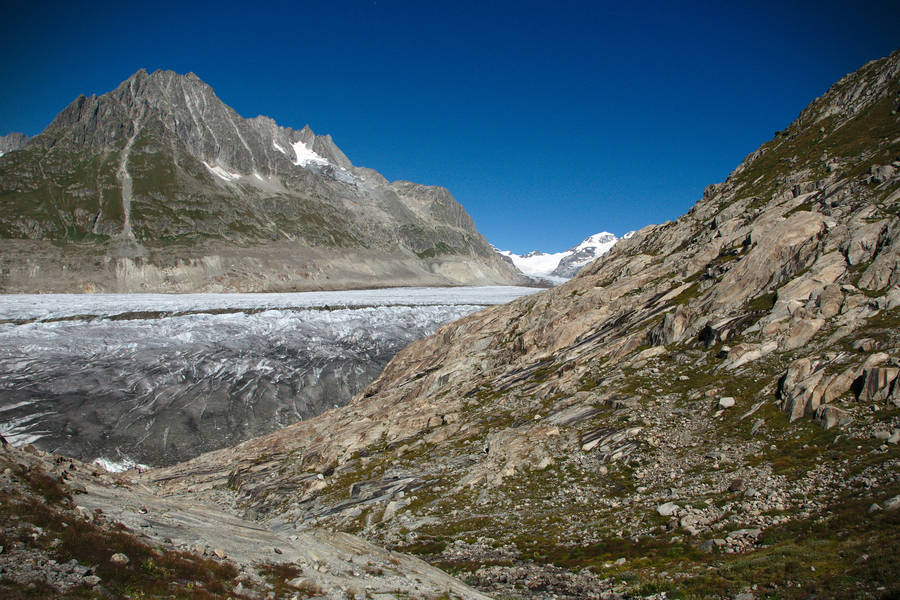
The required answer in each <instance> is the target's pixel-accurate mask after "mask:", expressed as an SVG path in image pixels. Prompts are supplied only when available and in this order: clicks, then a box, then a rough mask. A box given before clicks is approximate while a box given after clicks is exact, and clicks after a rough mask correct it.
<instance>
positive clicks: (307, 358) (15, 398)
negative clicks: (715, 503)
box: [0, 288, 533, 467]
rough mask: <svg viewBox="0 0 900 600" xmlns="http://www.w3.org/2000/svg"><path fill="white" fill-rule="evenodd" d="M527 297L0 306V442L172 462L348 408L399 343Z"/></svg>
mask: <svg viewBox="0 0 900 600" xmlns="http://www.w3.org/2000/svg"><path fill="white" fill-rule="evenodd" d="M532 291H533V290H530V289H526V288H501V289H500V290H496V289H492V288H483V289H482V293H481V294H480V297H479V294H477V293H475V292H472V291H463V290H457V289H453V288H450V289H446V290H428V289H419V290H407V291H406V293H405V294H404V293H403V292H401V291H393V290H384V291H381V290H376V291H369V292H368V293H364V292H356V293H346V292H342V293H319V294H310V295H305V294H268V295H251V294H247V295H243V296H246V297H244V298H241V297H231V296H228V295H223V296H221V297H216V296H213V295H209V296H207V295H202V294H196V295H190V296H183V297H180V296H166V295H154V296H138V297H129V296H90V295H79V296H49V297H47V298H39V297H36V296H32V297H28V296H0V320H2V321H5V322H2V323H0V433H2V434H3V435H4V437H7V438H8V439H10V441H13V443H34V444H35V445H37V446H38V447H40V448H42V449H46V450H53V451H56V452H60V453H62V454H67V455H70V456H75V457H78V458H81V459H83V460H87V461H90V460H94V459H102V460H101V461H100V463H99V464H104V465H109V466H111V467H116V466H117V465H119V464H125V465H129V464H142V463H145V464H150V465H154V466H155V465H165V464H172V463H174V462H178V461H182V460H185V459H188V458H191V457H193V456H196V455H197V454H199V453H201V452H205V451H209V450H213V449H217V448H221V447H224V446H227V445H234V444H236V443H239V442H240V441H243V440H245V439H248V438H250V437H254V436H257V435H262V434H264V433H268V432H271V431H273V430H275V429H277V428H280V427H283V426H285V425H288V424H290V423H293V422H296V421H297V420H300V419H304V418H309V417H311V416H314V415H316V414H318V413H320V412H322V411H324V410H327V409H329V408H332V407H334V406H337V405H342V404H346V403H347V402H348V401H349V400H350V399H351V398H352V397H353V396H354V395H355V394H356V393H358V392H359V391H361V390H362V388H363V387H365V386H366V385H367V384H368V383H369V382H371V381H372V380H373V379H374V378H375V377H376V376H377V375H378V374H379V373H380V371H381V369H382V368H383V367H384V365H385V364H387V362H388V361H389V360H390V358H392V357H393V355H394V354H395V353H396V352H398V351H399V350H400V349H401V348H403V347H404V346H405V345H407V344H408V343H410V342H412V341H414V340H416V339H419V338H421V337H424V336H425V335H428V334H430V333H432V332H433V331H435V330H436V329H437V328H438V327H440V326H441V325H443V324H445V323H447V322H449V321H451V320H454V319H457V318H460V317H462V316H465V315H467V314H469V313H471V312H473V311H475V310H478V309H479V308H481V307H483V306H485V305H487V304H495V303H499V302H502V301H505V300H511V299H513V298H514V297H517V296H521V295H523V294H526V293H530V292H532ZM441 297H443V298H444V303H443V304H437V303H434V302H436V301H437V300H439V299H440V298H441ZM29 298H30V302H29V301H28V299H29ZM341 298H343V299H344V300H345V301H346V299H347V298H353V300H352V302H355V303H358V304H364V303H368V304H369V305H370V306H364V305H363V306H357V307H351V308H332V307H333V306H334V305H335V304H339V303H340V302H339V299H341ZM404 298H405V300H406V301H407V302H411V301H412V302H415V301H416V299H417V298H418V299H419V301H421V302H431V303H430V304H420V305H414V306H410V305H400V304H399V301H400V300H401V299H404ZM478 299H480V302H479V303H477V304H476V303H473V302H472V301H473V300H478ZM242 300H243V301H242ZM329 303H330V304H329ZM378 304H382V305H381V306H378ZM278 305H281V306H278ZM304 305H307V306H304ZM309 305H312V306H309ZM154 306H155V307H156V308H157V309H160V308H162V309H164V311H162V316H160V312H154V311H152V310H150V309H151V307H154ZM266 306H277V307H276V308H266ZM195 311H205V312H195ZM92 313H93V314H92ZM36 319H37V320H36ZM41 319H42V320H41Z"/></svg>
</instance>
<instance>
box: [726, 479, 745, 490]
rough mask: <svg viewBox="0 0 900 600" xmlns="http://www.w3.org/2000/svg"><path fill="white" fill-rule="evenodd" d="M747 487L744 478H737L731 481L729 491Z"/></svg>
mask: <svg viewBox="0 0 900 600" xmlns="http://www.w3.org/2000/svg"><path fill="white" fill-rule="evenodd" d="M746 487H747V484H746V483H745V482H744V480H743V479H735V480H734V481H732V482H731V485H729V486H728V491H729V492H741V491H743V490H744V489H745V488H746Z"/></svg>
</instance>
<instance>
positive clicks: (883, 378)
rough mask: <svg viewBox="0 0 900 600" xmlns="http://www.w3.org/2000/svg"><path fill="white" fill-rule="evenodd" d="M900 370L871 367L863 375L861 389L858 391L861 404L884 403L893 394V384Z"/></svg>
mask: <svg viewBox="0 0 900 600" xmlns="http://www.w3.org/2000/svg"><path fill="white" fill-rule="evenodd" d="M898 373H900V369H898V368H896V367H872V368H870V369H867V370H866V371H865V372H864V373H863V376H864V379H863V383H862V387H861V389H860V391H859V400H860V401H861V402H884V401H886V400H887V399H888V397H889V396H891V395H892V394H893V392H894V390H893V388H894V387H896V386H895V384H894V382H895V381H896V380H897V375H898Z"/></svg>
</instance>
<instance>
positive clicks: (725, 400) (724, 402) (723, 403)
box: [719, 396, 734, 408]
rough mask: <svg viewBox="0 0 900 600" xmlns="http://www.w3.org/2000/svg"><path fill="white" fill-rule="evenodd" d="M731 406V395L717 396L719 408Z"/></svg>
mask: <svg viewBox="0 0 900 600" xmlns="http://www.w3.org/2000/svg"><path fill="white" fill-rule="evenodd" d="M732 406H734V398H732V397H731V396H724V397H722V398H719V408H731V407H732Z"/></svg>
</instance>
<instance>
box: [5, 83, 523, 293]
mask: <svg viewBox="0 0 900 600" xmlns="http://www.w3.org/2000/svg"><path fill="white" fill-rule="evenodd" d="M0 167H2V169H3V170H2V171H0V175H2V178H0V183H2V188H0V201H2V204H0V209H2V210H4V211H5V212H6V214H5V215H4V218H3V220H2V221H0V239H2V237H7V238H29V239H48V238H52V239H60V238H62V239H66V238H72V237H74V238H76V239H83V238H84V237H85V236H87V237H88V238H90V239H92V240H93V241H94V242H98V243H100V244H104V243H106V242H107V241H109V242H110V246H109V248H105V249H108V250H109V252H110V254H111V255H112V257H113V258H115V259H120V258H127V259H133V258H148V257H152V256H154V253H153V251H152V250H151V249H148V247H153V246H161V247H162V249H161V250H160V252H161V253H159V254H157V255H155V256H156V257H157V258H149V259H150V260H151V261H152V260H158V259H159V257H162V256H165V255H168V254H169V253H171V252H172V251H173V250H172V244H173V243H178V244H184V245H185V246H186V247H190V248H196V247H197V246H198V244H200V245H204V246H205V245H208V244H210V243H213V244H219V243H225V244H251V245H252V246H254V247H260V245H270V244H273V243H276V242H282V243H290V242H294V243H299V245H300V248H299V249H295V250H294V251H293V252H295V254H296V255H295V256H293V257H292V258H289V259H288V258H286V257H283V256H282V257H280V258H277V259H276V260H275V263H278V264H279V265H281V266H277V267H274V268H275V269H276V270H279V271H281V270H282V269H285V268H287V267H285V266H284V265H287V264H293V263H295V262H296V263H298V264H296V265H294V266H291V267H289V268H287V271H288V272H281V273H280V274H279V275H278V276H277V278H276V279H277V280H281V281H288V282H293V283H292V284H291V285H300V286H306V285H312V286H314V287H319V286H321V285H334V284H333V283H332V284H323V283H313V281H314V280H315V279H316V278H320V277H321V278H322V279H323V280H324V279H327V280H330V281H334V279H333V278H331V277H330V276H328V275H327V274H326V272H327V271H328V270H329V269H330V268H331V267H329V268H322V267H320V266H319V265H322V264H324V263H328V264H331V265H332V266H335V265H337V264H340V265H341V266H340V267H339V268H340V270H341V271H344V272H352V273H353V275H352V277H351V279H352V283H350V280H345V281H346V283H337V285H338V286H343V285H352V286H353V287H360V286H366V285H377V286H382V285H384V284H385V283H386V281H396V282H397V283H398V284H399V283H400V282H403V283H408V284H415V283H420V284H425V283H427V282H432V283H448V282H457V283H461V282H463V281H470V282H475V281H480V282H482V283H489V282H498V283H499V282H504V283H512V282H521V281H522V279H520V277H519V276H518V275H517V274H516V273H515V272H514V270H513V269H511V268H510V267H509V266H508V265H507V264H506V263H504V262H503V261H500V260H497V259H496V258H494V257H493V256H492V253H491V252H490V249H489V246H488V244H487V243H486V242H485V241H484V239H483V238H482V237H481V236H480V234H479V233H478V232H477V230H476V229H475V226H474V223H472V221H471V218H469V217H468V215H467V214H465V210H464V209H462V207H460V206H459V204H458V203H457V202H456V201H455V200H454V199H453V198H452V196H450V195H449V193H448V192H446V190H443V191H440V190H438V191H432V190H431V188H429V187H428V186H402V185H391V184H389V183H388V182H387V181H386V180H385V179H384V178H383V177H381V176H380V175H379V174H377V173H376V172H375V171H372V170H371V169H365V168H358V167H355V166H354V165H353V164H352V162H351V161H350V159H349V158H348V157H347V156H346V155H345V154H344V153H343V152H342V151H341V149H340V148H339V147H338V146H337V144H336V143H335V142H334V140H333V139H332V137H331V136H330V135H317V134H316V133H315V132H314V131H313V130H312V128H311V127H310V126H309V125H305V126H304V127H303V128H302V129H299V130H296V129H292V128H291V127H282V126H280V125H279V124H278V123H276V122H275V121H274V120H273V119H270V118H268V117H263V116H259V117H255V118H252V119H245V118H243V117H241V116H240V115H239V114H237V112H235V111H234V110H233V109H232V108H231V107H229V106H228V105H226V104H225V103H224V102H223V101H222V100H221V99H220V98H219V97H218V96H217V95H216V93H215V91H214V90H213V88H212V87H210V86H209V85H207V84H206V83H205V82H203V81H202V80H201V79H200V78H199V77H197V76H196V75H194V74H193V73H188V74H187V75H180V74H178V73H176V72H174V71H163V70H157V71H154V72H152V73H148V72H147V71H146V70H144V69H141V70H139V71H137V72H136V73H134V74H133V75H132V76H131V77H129V78H128V79H126V80H125V81H123V82H122V83H121V84H119V85H118V86H117V87H116V88H115V89H114V90H112V91H110V92H107V93H105V94H102V95H100V96H90V97H88V96H79V97H78V98H76V99H75V100H74V101H73V102H72V103H71V104H69V106H67V107H66V108H65V109H64V110H63V111H62V112H60V114H59V115H58V116H57V117H56V118H55V119H54V120H53V122H52V123H51V124H50V125H49V126H48V127H47V129H46V130H44V131H43V132H42V133H41V134H39V135H38V136H36V137H35V138H34V139H33V140H32V141H31V143H30V144H29V145H28V149H27V150H25V151H22V152H15V153H12V154H11V155H10V156H5V157H4V161H3V163H2V164H0ZM111 240H117V241H116V242H115V243H112V241H111ZM120 242H123V243H124V245H123V244H122V243H120ZM100 247H102V246H98V250H99V248H100ZM316 247H329V248H341V249H344V250H340V251H337V252H333V253H332V254H333V255H332V256H331V257H323V256H322V255H321V253H320V252H318V251H313V250H309V249H310V248H316ZM304 248H305V249H304ZM350 249H352V250H353V251H363V252H374V253H380V256H381V259H383V260H384V261H386V262H385V263H384V264H385V271H384V272H383V273H382V271H381V270H380V269H378V268H375V269H371V268H369V267H365V266H361V265H364V264H366V263H367V261H368V259H366V258H363V257H359V258H358V264H357V263H355V262H354V261H352V260H348V259H346V258H344V257H342V256H341V254H342V253H344V252H346V251H347V250H350ZM204 251H205V250H204ZM222 251H224V250H222ZM259 251H260V252H263V250H259ZM265 252H268V251H265ZM385 253H387V254H385ZM277 254H278V255H279V256H281V255H282V254H283V251H279V252H278V253H277ZM312 254H314V255H315V256H312ZM304 255H305V256H307V258H303V256H304ZM213 256H215V257H216V258H213V259H207V260H206V261H205V262H203V261H202V260H201V258H200V257H195V258H193V259H192V260H201V264H202V265H203V266H202V268H201V269H200V270H201V271H202V272H203V273H204V274H203V275H197V276H198V277H200V280H202V281H203V282H204V283H202V284H200V285H210V282H211V281H222V280H223V278H224V280H226V281H232V280H244V279H245V278H246V277H248V276H250V277H251V278H255V277H256V276H255V275H250V274H252V273H255V272H256V271H257V270H258V268H257V266H254V264H257V263H258V261H262V262H263V263H269V262H270V259H268V258H263V257H259V258H256V259H250V258H249V257H247V259H246V260H250V261H251V263H253V264H248V265H246V266H244V267H240V266H238V265H237V264H236V263H235V265H234V269H235V270H236V271H235V272H233V273H232V274H230V275H225V276H223V274H222V273H221V272H220V270H221V268H220V267H219V266H213V265H219V264H220V260H221V256H220V254H217V253H213ZM451 256H456V257H463V256H467V257H475V259H474V262H472V263H471V264H468V263H467V260H462V259H459V260H461V262H460V264H459V265H458V266H456V265H455V266H452V267H450V266H447V267H446V268H445V267H443V266H440V265H439V264H438V263H442V262H443V261H446V260H449V257H451ZM381 259H380V260H381ZM398 259H399V261H400V262H397V260H398ZM168 260H172V261H174V262H175V263H176V264H178V260H177V259H175V258H173V259H166V261H168ZM456 260H457V259H453V261H451V262H454V261H456ZM405 261H413V263H415V264H414V265H407V264H405ZM231 262H232V261H231V260H230V259H229V264H231ZM239 262H240V261H239ZM429 262H431V263H435V264H432V265H429ZM401 263H403V264H401ZM389 264H390V265H393V266H391V267H388V266H386V265H389ZM482 266H484V267H485V269H482ZM56 268H61V267H60V266H59V265H57V267H56ZM154 268H159V269H162V272H158V271H154V270H152V269H151V272H152V273H153V274H152V275H151V276H150V277H151V280H152V281H151V282H146V281H144V282H143V283H141V284H139V285H150V286H151V287H152V288H153V289H168V286H169V285H172V284H173V283H175V282H174V281H173V282H171V283H170V282H168V281H167V280H168V279H169V277H168V276H167V275H162V273H166V272H168V271H167V269H169V267H168V265H154ZM193 269H194V268H193V267H191V270H192V272H193ZM66 270H67V271H68V273H71V271H70V270H68V267H67V268H66ZM77 270H78V269H76V271H77ZM103 270H105V269H103ZM226 270H230V269H226ZM13 272H15V267H13ZM147 272H148V271H147V270H146V268H145V267H142V268H140V269H137V270H134V269H131V267H128V268H124V267H123V268H121V269H119V270H118V271H115V273H114V277H115V279H116V280H121V279H122V278H125V279H130V278H131V277H135V276H136V277H137V278H138V279H139V280H140V279H141V278H142V277H145V276H146V275H138V273H144V274H146V273H147ZM391 272H393V273H394V274H393V275H391V274H390V273H391ZM2 273H4V275H7V273H9V271H7V270H6V269H4V270H3V271H2ZM68 273H67V276H66V277H63V280H70V279H71V278H70V277H69V276H68ZM366 273H368V275H366ZM501 273H502V274H501ZM13 277H14V278H17V277H18V276H15V275H13ZM23 277H24V278H25V281H27V279H28V277H27V276H25V275H24V272H23ZM98 277H101V279H102V280H104V281H106V283H102V284H100V285H102V286H104V288H105V287H106V286H109V285H110V283H109V281H108V279H109V274H100V275H98ZM179 277H180V276H179ZM384 277H387V279H384ZM194 278H195V275H188V276H186V277H180V279H181V280H187V281H190V280H192V279H194ZM392 278H393V279H392ZM460 278H461V279H460ZM178 279H179V278H176V281H177V280H178ZM367 279H368V280H369V283H368V284H366V283H364V282H365V281H366V280H367ZM308 280H309V281H308ZM338 280H341V278H338ZM70 283H71V284H73V285H74V286H75V287H76V288H79V289H80V287H81V286H83V285H88V286H89V287H91V286H96V285H98V284H97V283H95V282H90V283H85V282H83V281H76V282H71V281H70ZM21 285H24V286H25V289H29V288H28V285H27V283H22V284H21ZM59 285H65V284H63V283H62V282H60V283H59ZM176 285H178V286H179V287H180V286H181V284H176ZM188 285H189V288H190V286H192V285H198V283H191V284H188ZM239 285H242V286H243V285H249V284H246V283H242V284H239ZM253 285H254V286H255V285H258V284H256V283H254V284H253ZM262 285H271V283H264V284H262ZM277 285H279V286H280V285H281V284H277ZM2 286H3V283H2V282H0V288H2ZM159 286H162V287H159ZM60 291H62V290H60Z"/></svg>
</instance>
